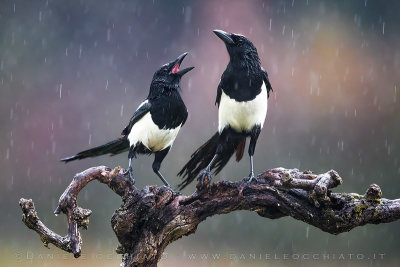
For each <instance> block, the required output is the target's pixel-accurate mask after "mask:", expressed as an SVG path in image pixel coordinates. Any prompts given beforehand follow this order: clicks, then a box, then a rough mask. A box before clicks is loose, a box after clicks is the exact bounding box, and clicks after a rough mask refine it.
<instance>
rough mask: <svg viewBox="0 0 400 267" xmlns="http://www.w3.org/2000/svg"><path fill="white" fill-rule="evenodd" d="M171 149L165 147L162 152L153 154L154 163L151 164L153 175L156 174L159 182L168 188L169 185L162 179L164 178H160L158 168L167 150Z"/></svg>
mask: <svg viewBox="0 0 400 267" xmlns="http://www.w3.org/2000/svg"><path fill="white" fill-rule="evenodd" d="M170 148H171V147H167V148H165V149H163V150H160V151H157V152H156V153H154V156H155V157H154V162H153V166H152V167H153V171H154V173H155V174H157V176H158V177H159V178H160V179H161V181H162V182H163V183H164V185H165V186H167V187H170V188H171V186H170V185H169V183H168V182H167V180H166V179H165V178H164V176H162V174H161V172H160V168H161V162H162V161H163V160H164V158H165V156H166V155H167V154H168V152H169V149H170Z"/></svg>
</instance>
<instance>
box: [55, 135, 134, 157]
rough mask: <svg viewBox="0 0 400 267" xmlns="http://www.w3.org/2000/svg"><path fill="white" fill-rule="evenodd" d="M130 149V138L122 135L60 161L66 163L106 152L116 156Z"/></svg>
mask: <svg viewBox="0 0 400 267" xmlns="http://www.w3.org/2000/svg"><path fill="white" fill-rule="evenodd" d="M128 149H129V140H128V138H127V137H125V136H124V137H121V138H118V139H116V140H113V141H111V142H108V143H107V144H104V145H101V146H97V147H94V148H91V149H88V150H85V151H82V152H79V153H78V154H76V155H74V156H71V157H67V158H63V159H60V161H63V162H65V163H67V162H69V161H73V160H77V159H84V158H90V157H97V156H101V155H105V154H111V156H114V155H116V154H119V153H122V152H125V151H127V150H128Z"/></svg>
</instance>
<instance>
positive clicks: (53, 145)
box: [51, 141, 56, 154]
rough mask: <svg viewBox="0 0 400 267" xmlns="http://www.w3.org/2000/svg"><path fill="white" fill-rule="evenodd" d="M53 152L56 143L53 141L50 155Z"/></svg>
mask: <svg viewBox="0 0 400 267" xmlns="http://www.w3.org/2000/svg"><path fill="white" fill-rule="evenodd" d="M55 152H56V142H55V141H53V142H52V143H51V153H52V154H54V153H55Z"/></svg>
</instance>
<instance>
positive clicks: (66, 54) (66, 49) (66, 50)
mask: <svg viewBox="0 0 400 267" xmlns="http://www.w3.org/2000/svg"><path fill="white" fill-rule="evenodd" d="M65 56H66V57H67V56H68V47H67V48H65Z"/></svg>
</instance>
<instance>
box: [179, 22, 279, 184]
mask: <svg viewBox="0 0 400 267" xmlns="http://www.w3.org/2000/svg"><path fill="white" fill-rule="evenodd" d="M214 33H215V34H216V35H217V36H218V37H219V38H220V39H221V40H222V41H223V42H224V43H225V46H226V49H227V50H228V54H229V57H230V61H229V63H228V66H227V67H226V69H225V71H224V73H223V74H222V77H221V81H220V83H219V85H218V89H217V98H216V101H215V104H217V105H218V132H217V133H215V134H214V136H213V137H211V139H210V140H208V141H207V142H206V143H204V144H203V145H202V146H201V147H200V148H198V149H197V150H196V151H195V152H194V153H193V154H192V156H191V159H190V160H189V162H188V163H186V165H185V166H184V167H183V168H182V170H181V171H180V172H179V173H178V175H179V176H182V179H183V181H182V182H181V183H180V184H179V185H178V187H179V188H180V189H183V188H184V187H186V186H187V185H188V184H189V183H190V182H192V181H193V180H194V179H195V178H196V177H198V180H199V181H200V182H201V183H204V179H205V177H208V179H209V180H211V171H212V170H213V171H214V173H215V174H218V173H219V172H220V171H221V170H222V168H223V167H224V166H225V165H226V164H227V163H228V161H229V159H230V158H231V157H232V155H233V154H234V153H235V152H236V161H240V160H241V158H242V157H243V153H244V149H245V145H246V137H250V145H249V150H248V153H249V156H250V174H249V179H248V181H249V182H251V181H252V180H253V179H254V169H253V155H254V150H255V147H256V143H257V139H258V136H259V134H260V132H261V129H262V127H263V125H264V120H265V117H266V115H267V106H268V97H269V93H270V91H272V87H271V84H270V82H269V79H268V74H267V72H266V71H265V70H264V69H263V68H262V67H261V66H260V59H259V57H258V53H257V49H256V48H255V46H254V45H253V43H252V42H251V41H250V40H249V39H247V38H246V37H244V36H243V35H240V34H233V33H227V32H224V31H221V30H214Z"/></svg>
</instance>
